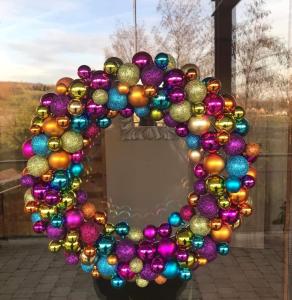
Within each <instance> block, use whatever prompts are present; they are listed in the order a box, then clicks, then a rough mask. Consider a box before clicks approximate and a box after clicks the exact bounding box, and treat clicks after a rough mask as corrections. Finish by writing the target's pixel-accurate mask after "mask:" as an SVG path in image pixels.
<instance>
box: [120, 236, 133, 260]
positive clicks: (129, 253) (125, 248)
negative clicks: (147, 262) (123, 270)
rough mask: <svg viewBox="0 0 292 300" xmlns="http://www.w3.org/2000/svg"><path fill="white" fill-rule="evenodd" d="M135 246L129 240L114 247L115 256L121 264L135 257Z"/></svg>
mask: <svg viewBox="0 0 292 300" xmlns="http://www.w3.org/2000/svg"><path fill="white" fill-rule="evenodd" d="M135 252H136V249H135V245H134V243H133V242H132V241H130V240H122V241H120V242H119V243H118V244H117V246H116V255H117V257H118V259H119V261H121V262H128V261H130V260H131V259H132V258H134V256H135Z"/></svg>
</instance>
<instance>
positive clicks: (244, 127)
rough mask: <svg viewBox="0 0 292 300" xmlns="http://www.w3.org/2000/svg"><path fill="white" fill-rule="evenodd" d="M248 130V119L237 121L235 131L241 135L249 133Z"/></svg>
mask: <svg viewBox="0 0 292 300" xmlns="http://www.w3.org/2000/svg"><path fill="white" fill-rule="evenodd" d="M248 130H249V124H248V121H247V120H246V119H240V120H237V121H236V123H235V130H234V132H236V133H238V134H240V135H246V134H247V133H248Z"/></svg>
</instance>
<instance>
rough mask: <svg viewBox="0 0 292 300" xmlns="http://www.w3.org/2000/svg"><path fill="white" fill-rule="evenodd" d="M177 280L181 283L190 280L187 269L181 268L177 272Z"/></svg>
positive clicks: (189, 272)
mask: <svg viewBox="0 0 292 300" xmlns="http://www.w3.org/2000/svg"><path fill="white" fill-rule="evenodd" d="M179 278H180V279H181V280H183V281H188V280H191V279H192V272H191V270H190V269H188V268H183V269H180V270H179Z"/></svg>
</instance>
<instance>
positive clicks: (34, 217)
mask: <svg viewBox="0 0 292 300" xmlns="http://www.w3.org/2000/svg"><path fill="white" fill-rule="evenodd" d="M41 219H42V218H41V216H40V214H39V213H37V212H35V213H33V214H32V215H31V222H32V223H35V222H38V221H41Z"/></svg>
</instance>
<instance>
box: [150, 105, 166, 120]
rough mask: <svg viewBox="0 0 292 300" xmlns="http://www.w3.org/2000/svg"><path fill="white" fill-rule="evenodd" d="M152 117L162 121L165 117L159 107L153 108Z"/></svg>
mask: <svg viewBox="0 0 292 300" xmlns="http://www.w3.org/2000/svg"><path fill="white" fill-rule="evenodd" d="M150 117H151V119H152V120H153V121H160V120H162V118H163V112H162V111H161V110H159V109H157V108H154V109H151V111H150Z"/></svg>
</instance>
